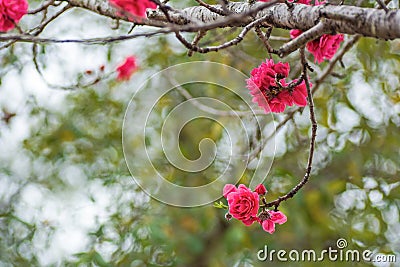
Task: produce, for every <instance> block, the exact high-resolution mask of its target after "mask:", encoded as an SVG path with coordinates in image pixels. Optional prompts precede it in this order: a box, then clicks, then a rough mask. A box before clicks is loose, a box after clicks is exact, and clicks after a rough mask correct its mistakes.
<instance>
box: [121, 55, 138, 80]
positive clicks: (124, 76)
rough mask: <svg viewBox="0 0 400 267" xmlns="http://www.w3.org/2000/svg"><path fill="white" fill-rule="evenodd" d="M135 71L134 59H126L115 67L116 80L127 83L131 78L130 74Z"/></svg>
mask: <svg viewBox="0 0 400 267" xmlns="http://www.w3.org/2000/svg"><path fill="white" fill-rule="evenodd" d="M136 70H137V65H136V58H135V57H134V56H130V57H127V58H126V59H125V62H124V63H122V64H121V65H120V66H118V67H117V72H118V76H117V80H119V81H124V80H125V81H127V80H129V79H130V78H131V76H132V74H133V73H134V72H135V71H136Z"/></svg>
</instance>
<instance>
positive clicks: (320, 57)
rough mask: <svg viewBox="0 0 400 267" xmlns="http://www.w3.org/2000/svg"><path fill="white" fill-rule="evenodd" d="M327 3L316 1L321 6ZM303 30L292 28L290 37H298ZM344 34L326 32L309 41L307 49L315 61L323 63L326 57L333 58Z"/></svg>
mask: <svg viewBox="0 0 400 267" xmlns="http://www.w3.org/2000/svg"><path fill="white" fill-rule="evenodd" d="M322 4H325V1H322V2H319V1H318V0H316V1H315V5H316V6H319V5H322ZM302 33H303V32H302V31H301V30H297V29H296V30H291V31H290V37H291V38H292V39H294V38H297V37H298V36H299V35H300V34H302ZM343 40H344V38H343V34H335V35H332V34H324V35H322V36H321V37H319V38H317V39H315V40H313V41H311V42H308V43H307V45H306V47H307V50H308V51H309V52H310V53H311V54H313V56H314V61H315V62H318V63H321V62H322V61H324V59H331V58H332V57H333V56H334V55H335V53H336V51H337V50H338V49H339V47H340V43H341V42H343Z"/></svg>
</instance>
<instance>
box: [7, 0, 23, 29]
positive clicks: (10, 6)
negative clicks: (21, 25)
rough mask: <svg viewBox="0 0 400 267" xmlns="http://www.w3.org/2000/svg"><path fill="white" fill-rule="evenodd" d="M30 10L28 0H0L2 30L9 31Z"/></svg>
mask: <svg viewBox="0 0 400 267" xmlns="http://www.w3.org/2000/svg"><path fill="white" fill-rule="evenodd" d="M27 12H28V2H27V1H26V0H0V31H1V32H7V31H10V30H12V29H14V27H15V25H16V24H17V23H18V22H19V21H20V19H21V18H22V17H23V16H24V15H25V14H26V13H27Z"/></svg>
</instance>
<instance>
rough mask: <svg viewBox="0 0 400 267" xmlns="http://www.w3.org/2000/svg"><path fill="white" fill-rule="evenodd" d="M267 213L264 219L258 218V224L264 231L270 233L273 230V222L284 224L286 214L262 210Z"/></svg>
mask: <svg viewBox="0 0 400 267" xmlns="http://www.w3.org/2000/svg"><path fill="white" fill-rule="evenodd" d="M265 213H267V214H266V215H267V217H269V218H266V219H264V220H262V219H260V224H261V226H262V228H263V229H264V231H266V232H268V233H270V234H272V233H274V232H275V224H276V223H278V224H284V223H285V222H286V221H287V218H286V216H285V215H284V214H283V213H282V212H280V211H272V210H271V211H264V214H265Z"/></svg>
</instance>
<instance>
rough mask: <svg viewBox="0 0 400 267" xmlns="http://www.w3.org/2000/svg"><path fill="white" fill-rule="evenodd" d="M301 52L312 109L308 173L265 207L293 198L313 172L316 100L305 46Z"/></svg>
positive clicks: (276, 207)
mask: <svg viewBox="0 0 400 267" xmlns="http://www.w3.org/2000/svg"><path fill="white" fill-rule="evenodd" d="M300 54H301V61H302V64H303V76H304V81H305V84H306V88H307V95H308V106H309V109H310V121H311V139H310V152H309V155H308V162H307V168H306V173H305V175H304V177H303V179H302V180H301V181H300V182H299V183H298V184H297V185H296V186H295V187H294V188H293V189H292V190H290V191H289V192H288V193H287V194H286V195H284V196H281V197H279V198H277V199H275V200H274V201H271V202H268V203H267V204H265V205H264V207H266V208H267V207H275V210H277V209H278V207H279V205H280V203H281V202H282V201H286V200H288V199H289V198H292V197H293V196H294V195H296V194H297V192H298V191H299V190H300V189H301V188H302V187H303V186H304V185H305V184H306V183H307V182H308V180H309V178H310V174H311V169H312V162H313V157H314V151H315V138H316V136H317V120H316V118H315V111H314V101H313V97H312V93H311V88H310V82H309V80H308V75H307V70H308V66H307V65H308V64H307V61H306V57H305V53H304V47H303V48H302V49H301V50H300Z"/></svg>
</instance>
